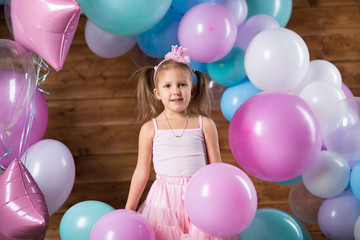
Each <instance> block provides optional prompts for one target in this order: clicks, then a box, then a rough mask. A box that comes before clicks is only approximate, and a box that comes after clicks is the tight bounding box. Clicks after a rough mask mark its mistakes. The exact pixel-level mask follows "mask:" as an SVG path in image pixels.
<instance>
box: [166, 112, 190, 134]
mask: <svg viewBox="0 0 360 240" xmlns="http://www.w3.org/2000/svg"><path fill="white" fill-rule="evenodd" d="M164 116H165V119H166V122H167V124H168V126H169V128H170V130H171V132H172V133H173V134H174V136H175V137H176V138H181V137H182V136H183V135H184V132H185V129H186V127H187V125H188V119H189V114H188V115H187V116H186V120H185V127H184V129H183V131H182V133H181V135H176V134H175V132H174V130H173V129H172V127H171V125H170V122H169V119H168V118H167V116H166V113H165V112H164Z"/></svg>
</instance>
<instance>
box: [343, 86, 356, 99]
mask: <svg viewBox="0 0 360 240" xmlns="http://www.w3.org/2000/svg"><path fill="white" fill-rule="evenodd" d="M341 90H343V91H344V93H345V96H346V98H352V97H354V94H353V93H352V92H351V90H350V89H349V88H348V86H346V85H345V83H342V84H341Z"/></svg>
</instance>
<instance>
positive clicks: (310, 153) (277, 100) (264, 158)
mask: <svg viewBox="0 0 360 240" xmlns="http://www.w3.org/2000/svg"><path fill="white" fill-rule="evenodd" d="M229 143H230V148H231V151H232V153H233V155H234V157H235V159H236V161H237V162H238V164H239V165H240V166H241V167H242V168H243V169H244V170H245V171H246V172H247V173H248V174H251V175H253V176H254V177H257V178H259V179H262V180H265V181H273V182H281V181H288V180H290V179H293V178H296V177H298V176H300V175H302V174H303V173H304V172H305V171H306V170H307V169H308V168H309V167H310V166H311V164H312V163H313V162H314V160H315V158H316V156H317V154H318V153H319V152H320V149H321V145H322V135H321V131H320V125H319V123H318V121H317V119H316V117H315V115H314V114H313V112H312V110H311V108H310V107H309V105H308V104H307V103H306V102H305V101H304V100H302V99H301V98H300V97H299V96H296V95H294V94H290V93H287V92H282V91H267V92H262V93H258V94H256V95H254V96H252V97H251V98H249V99H248V100H246V101H245V102H244V103H243V104H242V105H241V106H240V107H239V108H238V109H237V111H236V112H235V114H234V115H233V117H232V119H231V122H230V127H229Z"/></svg>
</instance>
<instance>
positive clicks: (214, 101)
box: [194, 75, 227, 111]
mask: <svg viewBox="0 0 360 240" xmlns="http://www.w3.org/2000/svg"><path fill="white" fill-rule="evenodd" d="M205 76H208V75H205ZM208 80H209V81H208V82H209V85H208V86H209V92H210V93H211V96H212V97H211V109H212V110H214V111H220V98H221V96H222V94H223V93H224V91H225V90H226V88H227V87H225V86H223V85H219V84H217V83H216V82H215V81H214V80H212V79H208ZM194 81H195V79H194Z"/></svg>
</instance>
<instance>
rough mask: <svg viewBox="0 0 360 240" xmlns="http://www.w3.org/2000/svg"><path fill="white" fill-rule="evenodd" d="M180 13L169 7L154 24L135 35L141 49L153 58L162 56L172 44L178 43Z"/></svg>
mask: <svg viewBox="0 0 360 240" xmlns="http://www.w3.org/2000/svg"><path fill="white" fill-rule="evenodd" d="M180 20H181V15H180V14H179V13H178V12H176V11H175V10H174V9H172V8H170V9H169V11H168V12H167V13H166V15H165V16H164V17H163V18H162V19H161V20H160V22H158V23H157V24H156V25H155V26H153V27H152V28H150V29H149V30H147V31H145V32H143V33H140V34H138V35H137V37H136V40H137V43H138V45H139V47H140V48H141V50H142V51H143V52H144V53H146V54H147V55H149V56H151V57H153V58H163V57H164V56H165V54H166V53H168V52H169V51H170V50H171V46H172V45H180V44H179V40H178V29H179V24H180Z"/></svg>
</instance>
